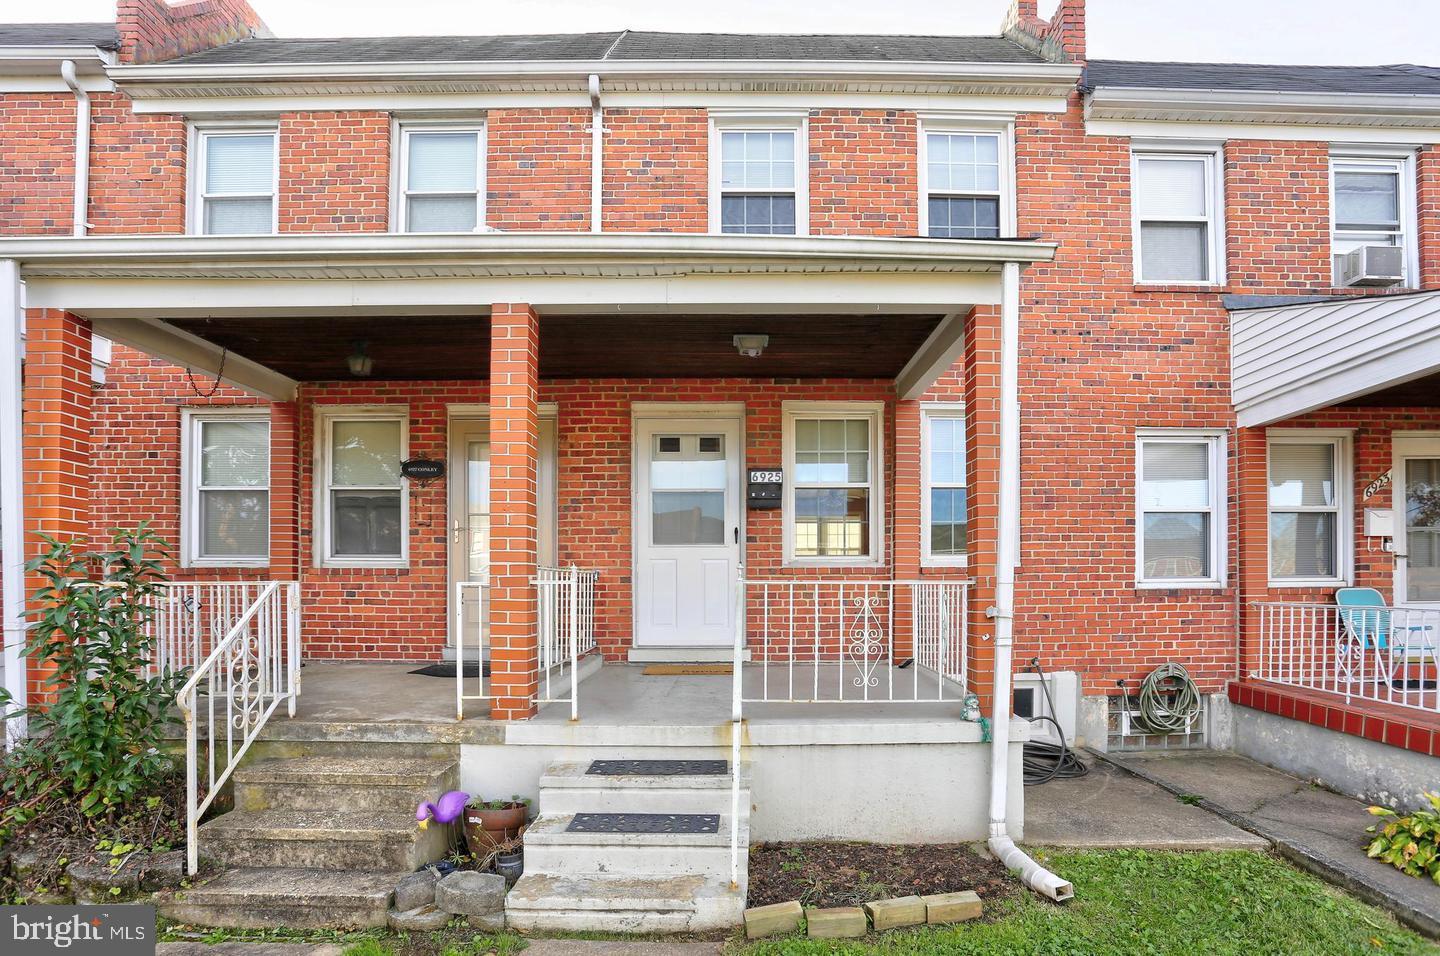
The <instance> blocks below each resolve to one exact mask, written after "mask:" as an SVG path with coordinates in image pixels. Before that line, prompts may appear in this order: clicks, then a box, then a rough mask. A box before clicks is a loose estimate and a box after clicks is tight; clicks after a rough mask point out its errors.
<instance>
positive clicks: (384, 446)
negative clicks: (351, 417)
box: [330, 421, 400, 488]
mask: <svg viewBox="0 0 1440 956" xmlns="http://www.w3.org/2000/svg"><path fill="white" fill-rule="evenodd" d="M333 427H334V431H333V432H332V440H333V442H334V445H333V450H332V453H331V459H330V462H331V464H330V467H331V472H330V483H331V484H332V485H336V486H352V487H361V488H366V487H371V488H373V487H390V486H395V487H398V486H399V484H400V423H399V422H398V421H337V422H335V423H334V426H333Z"/></svg>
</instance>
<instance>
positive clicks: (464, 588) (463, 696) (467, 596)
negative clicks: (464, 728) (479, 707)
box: [455, 581, 490, 720]
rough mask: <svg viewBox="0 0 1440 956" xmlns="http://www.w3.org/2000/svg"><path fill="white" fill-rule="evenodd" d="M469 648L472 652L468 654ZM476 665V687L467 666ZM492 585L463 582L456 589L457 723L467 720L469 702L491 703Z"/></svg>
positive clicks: (484, 582) (480, 582)
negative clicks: (467, 671)
mask: <svg viewBox="0 0 1440 956" xmlns="http://www.w3.org/2000/svg"><path fill="white" fill-rule="evenodd" d="M467 648H468V650H467ZM472 662H473V663H474V665H475V677H474V681H473V683H471V682H470V679H469V678H467V677H466V676H465V665H466V664H468V663H472ZM489 663H490V582H489V581H460V582H459V583H457V584H456V585H455V719H456V720H464V719H465V702H466V701H467V700H489V699H490V679H489V675H488V674H486V673H485V668H486V666H487V665H488V664H489Z"/></svg>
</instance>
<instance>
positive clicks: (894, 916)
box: [865, 896, 925, 930]
mask: <svg viewBox="0 0 1440 956" xmlns="http://www.w3.org/2000/svg"><path fill="white" fill-rule="evenodd" d="M865 912H866V913H868V914H869V915H870V923H871V925H873V926H874V927H875V928H876V929H877V930H881V929H895V928H897V927H900V926H915V925H918V924H920V923H923V922H925V901H924V900H922V899H921V898H920V897H918V896H901V897H899V898H897V899H891V900H871V901H870V902H869V903H866V904H865Z"/></svg>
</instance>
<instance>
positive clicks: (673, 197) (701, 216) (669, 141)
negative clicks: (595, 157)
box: [601, 109, 710, 232]
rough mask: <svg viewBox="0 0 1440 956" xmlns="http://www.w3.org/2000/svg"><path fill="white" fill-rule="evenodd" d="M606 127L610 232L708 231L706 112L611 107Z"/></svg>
mask: <svg viewBox="0 0 1440 956" xmlns="http://www.w3.org/2000/svg"><path fill="white" fill-rule="evenodd" d="M605 129H606V130H607V133H606V136H605V155H604V170H603V172H604V188H603V189H602V190H601V198H602V203H603V209H604V212H603V215H604V217H605V223H604V225H605V229H606V230H613V231H615V232H705V231H706V230H707V229H709V227H710V221H709V213H708V211H707V209H708V205H707V202H706V196H707V194H708V192H709V189H710V180H709V172H708V170H709V164H710V159H709V152H710V142H709V138H710V132H709V119H708V116H707V114H706V112H705V110H698V109H607V110H606V111H605Z"/></svg>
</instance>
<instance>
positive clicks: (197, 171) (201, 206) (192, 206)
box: [185, 122, 280, 236]
mask: <svg viewBox="0 0 1440 956" xmlns="http://www.w3.org/2000/svg"><path fill="white" fill-rule="evenodd" d="M260 133H268V134H270V136H271V137H272V138H273V142H274V144H275V145H274V151H273V155H272V162H273V164H274V165H273V166H272V168H271V179H270V187H271V191H270V192H269V193H225V194H224V196H225V198H227V199H240V198H252V199H260V198H262V197H265V196H268V197H269V199H270V231H269V232H268V233H223V235H273V234H275V233H277V232H279V231H280V127H279V124H277V123H273V122H264V123H204V124H191V126H190V130H189V145H188V149H187V155H188V156H189V157H190V158H191V159H192V160H193V161H192V162H191V163H190V164H189V167H190V168H189V175H188V176H187V177H186V178H187V183H186V187H187V188H186V198H185V209H186V227H187V229H188V230H189V233H190V234H191V235H194V236H204V235H222V233H207V232H206V231H205V201H206V200H207V199H208V198H209V194H208V193H207V192H206V181H205V169H206V155H205V151H206V147H207V145H208V143H209V140H210V138H211V137H213V136H247V135H248V136H254V135H258V134H260Z"/></svg>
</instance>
